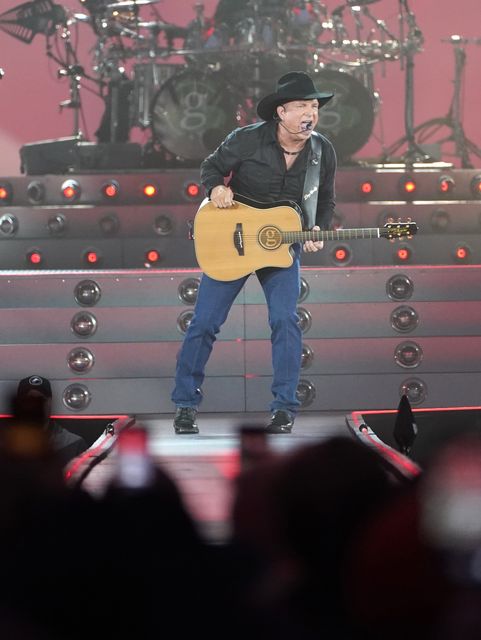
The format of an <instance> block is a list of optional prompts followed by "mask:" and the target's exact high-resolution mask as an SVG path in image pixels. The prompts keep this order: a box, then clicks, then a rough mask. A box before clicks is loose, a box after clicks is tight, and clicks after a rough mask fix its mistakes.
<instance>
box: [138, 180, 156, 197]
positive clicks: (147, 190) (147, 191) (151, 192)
mask: <svg viewBox="0 0 481 640" xmlns="http://www.w3.org/2000/svg"><path fill="white" fill-rule="evenodd" d="M142 193H143V194H144V196H145V197H146V198H149V199H152V198H155V197H156V196H158V195H159V190H158V189H157V187H156V186H155V184H152V183H148V184H144V186H143V187H142Z"/></svg>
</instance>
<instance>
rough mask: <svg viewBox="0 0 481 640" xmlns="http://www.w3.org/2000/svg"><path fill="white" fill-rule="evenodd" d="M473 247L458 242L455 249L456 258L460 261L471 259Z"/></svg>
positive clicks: (464, 261)
mask: <svg viewBox="0 0 481 640" xmlns="http://www.w3.org/2000/svg"><path fill="white" fill-rule="evenodd" d="M471 253H472V252H471V248H470V247H469V246H468V245H467V244H458V245H456V247H455V249H454V259H455V261H456V262H459V263H466V262H470V261H471Z"/></svg>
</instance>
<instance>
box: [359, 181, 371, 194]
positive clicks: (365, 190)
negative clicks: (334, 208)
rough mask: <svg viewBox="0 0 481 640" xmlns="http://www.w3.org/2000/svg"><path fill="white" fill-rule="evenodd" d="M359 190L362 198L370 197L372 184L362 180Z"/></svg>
mask: <svg viewBox="0 0 481 640" xmlns="http://www.w3.org/2000/svg"><path fill="white" fill-rule="evenodd" d="M359 190H360V192H361V195H362V196H364V197H366V196H370V195H371V194H372V193H373V191H374V184H373V183H372V182H371V181H370V180H364V181H363V182H361V185H360V187H359Z"/></svg>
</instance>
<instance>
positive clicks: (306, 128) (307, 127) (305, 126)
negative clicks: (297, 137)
mask: <svg viewBox="0 0 481 640" xmlns="http://www.w3.org/2000/svg"><path fill="white" fill-rule="evenodd" d="M279 124H280V125H281V127H284V129H285V130H286V131H288V132H289V133H301V132H302V131H310V130H311V129H312V122H306V123H305V124H303V125H301V128H300V129H298V130H297V131H291V129H288V128H287V127H286V125H285V124H284V123H283V122H282V120H279Z"/></svg>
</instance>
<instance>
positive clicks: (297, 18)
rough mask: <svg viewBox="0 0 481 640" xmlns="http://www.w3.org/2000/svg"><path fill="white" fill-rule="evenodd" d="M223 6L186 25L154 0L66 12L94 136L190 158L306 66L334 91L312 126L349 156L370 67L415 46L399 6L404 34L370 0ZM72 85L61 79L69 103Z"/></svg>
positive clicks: (369, 98) (198, 10)
mask: <svg viewBox="0 0 481 640" xmlns="http://www.w3.org/2000/svg"><path fill="white" fill-rule="evenodd" d="M224 1H225V0H220V1H219V3H218V7H217V10H216V12H215V15H214V16H213V17H208V16H206V15H205V11H204V5H203V4H202V2H197V3H196V4H195V5H194V7H193V11H194V16H193V19H192V20H191V21H190V23H189V24H188V25H187V26H186V27H182V26H179V25H176V24H172V23H168V22H166V21H165V20H163V19H162V17H161V15H160V13H159V11H158V8H157V5H158V3H159V0H80V2H81V5H82V11H83V12H82V13H72V12H67V14H66V15H67V20H66V22H65V24H62V25H61V26H62V29H63V35H62V37H63V39H64V41H69V37H68V34H69V31H70V30H71V29H72V27H73V26H74V25H75V26H77V25H82V24H86V25H88V26H89V28H91V29H92V30H93V32H94V34H95V37H96V44H95V47H94V57H93V62H92V73H91V74H90V76H92V75H93V77H94V78H95V81H96V83H97V86H98V87H100V90H99V93H100V94H101V96H102V98H104V100H105V105H106V109H105V112H104V116H103V122H102V123H101V126H100V127H99V131H98V132H97V134H96V135H97V137H98V138H99V142H100V141H102V142H125V141H127V140H128V139H130V136H131V134H132V133H133V131H132V130H133V129H136V128H137V129H139V130H140V131H141V132H146V133H147V135H148V136H150V141H149V144H150V146H151V147H152V148H155V149H156V150H157V152H158V153H160V155H161V156H162V159H163V160H164V161H165V162H166V163H169V162H170V161H171V162H172V163H174V164H175V163H176V162H179V163H182V164H189V163H193V164H194V165H198V163H199V162H200V161H201V160H202V159H203V158H204V157H205V156H206V155H208V153H210V152H211V151H212V150H213V149H215V148H216V146H217V145H218V144H219V143H220V142H221V141H222V139H223V138H224V137H225V136H226V135H227V133H229V131H231V130H232V129H233V128H235V127H236V126H242V125H244V124H249V123H252V122H255V121H256V120H257V116H256V111H255V108H256V104H257V102H258V100H259V98H260V97H262V96H263V95H265V94H267V93H270V92H271V91H274V89H275V82H276V80H277V78H278V77H280V76H281V75H282V74H283V73H286V72H288V71H291V70H306V71H307V72H309V73H310V74H311V75H313V76H315V77H314V80H315V82H316V84H318V85H319V86H320V87H322V89H323V90H325V91H333V92H334V93H335V97H334V99H333V100H332V101H331V102H329V104H328V105H326V106H325V107H324V108H323V109H322V111H321V112H320V119H319V124H318V130H319V131H320V132H322V133H324V134H325V135H327V136H328V137H329V138H330V139H331V141H332V142H333V144H334V147H335V148H336V151H337V154H338V157H339V159H340V160H341V161H348V160H349V159H350V158H351V156H353V155H354V154H355V153H356V152H358V151H359V150H360V149H361V148H362V147H363V146H364V144H365V143H366V142H367V141H368V139H369V137H370V136H371V133H372V129H373V126H374V121H375V117H376V113H377V110H378V108H379V103H380V101H379V99H378V95H377V93H376V91H375V88H374V81H373V73H374V67H375V65H377V64H378V63H379V62H381V63H384V62H386V61H393V60H400V59H401V60H402V59H403V56H405V55H406V52H407V51H409V52H410V54H411V57H412V53H413V52H416V51H418V50H420V48H421V46H422V37H419V34H415V30H414V29H411V28H410V27H411V23H410V20H411V18H412V14H411V13H410V12H409V13H408V14H407V16H408V17H409V20H408V19H406V23H407V27H408V28H406V29H405V30H403V31H406V37H405V38H404V35H403V37H400V38H397V37H396V36H395V35H394V34H393V33H392V32H391V31H390V29H389V28H388V27H387V26H386V24H385V22H384V21H382V20H380V19H377V18H376V17H375V15H373V12H372V7H373V6H375V4H376V3H377V2H379V1H380V0H341V1H343V4H340V5H339V6H338V7H337V8H335V9H334V10H333V11H331V12H330V13H329V11H328V10H327V8H326V6H325V5H324V4H323V3H322V2H321V0H311V1H309V2H308V1H307V0H245V2H243V3H241V2H237V3H235V2H234V3H232V2H227V3H226V7H227V8H226V10H225V11H224V12H223V13H222V12H221V11H220V6H221V4H222V3H223V2H224ZM392 1H393V2H394V1H397V2H399V3H400V7H401V5H402V6H404V5H405V4H406V2H407V0H392ZM38 3H43V4H42V7H43V5H44V4H45V3H48V7H47V5H45V7H46V8H48V11H49V15H50V13H52V15H55V13H56V12H55V11H54V9H55V5H53V3H52V0H33V2H31V3H29V4H32V5H35V4H38ZM22 6H23V5H22ZM45 7H44V8H43V11H46V8H45ZM52 7H53V8H52ZM229 7H230V8H229ZM229 12H230V13H229ZM402 13H403V12H401V15H402ZM17 21H18V17H17ZM401 26H402V25H401ZM65 33H67V37H66V35H65ZM32 37H33V36H32ZM69 66H71V65H69ZM77 66H78V65H77ZM80 80H81V78H80V77H79V76H78V74H77V75H75V78H74V79H73V80H72V84H73V87H74V89H75V100H72V106H74V107H75V108H76V109H78V110H80V99H79V95H78V88H79V86H80ZM126 95H127V96H128V99H126ZM77 120H78V119H77ZM104 121H105V122H104ZM105 123H107V125H106V126H103V125H104V124H105ZM119 123H123V125H122V126H119ZM99 132H102V138H100V134H99ZM75 133H76V134H77V131H76V132H75Z"/></svg>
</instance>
